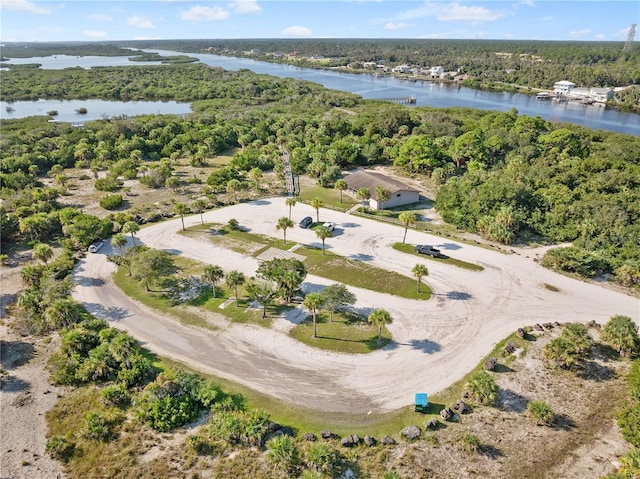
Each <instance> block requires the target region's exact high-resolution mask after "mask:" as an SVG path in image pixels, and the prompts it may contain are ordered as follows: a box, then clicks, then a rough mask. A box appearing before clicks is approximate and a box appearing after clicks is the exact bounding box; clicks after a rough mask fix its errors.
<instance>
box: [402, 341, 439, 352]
mask: <svg viewBox="0 0 640 479" xmlns="http://www.w3.org/2000/svg"><path fill="white" fill-rule="evenodd" d="M409 345H410V346H411V347H412V348H413V349H418V350H420V351H422V352H423V353H426V354H433V353H436V352H438V351H440V349H441V347H440V345H439V344H438V343H435V342H433V341H429V340H428V339H412V340H411V341H409Z"/></svg>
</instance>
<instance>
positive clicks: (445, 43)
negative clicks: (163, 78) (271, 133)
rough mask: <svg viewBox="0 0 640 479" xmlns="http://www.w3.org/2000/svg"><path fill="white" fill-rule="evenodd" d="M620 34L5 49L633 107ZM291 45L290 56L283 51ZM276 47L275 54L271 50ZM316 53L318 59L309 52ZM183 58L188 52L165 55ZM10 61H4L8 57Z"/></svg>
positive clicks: (637, 64) (637, 73)
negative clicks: (324, 73) (328, 75)
mask: <svg viewBox="0 0 640 479" xmlns="http://www.w3.org/2000/svg"><path fill="white" fill-rule="evenodd" d="M622 47H623V42H583V41H575V42H557V41H536V40H527V41H522V40H520V41H515V40H437V39H429V40H426V39H422V40H417V39H234V40H232V39H224V40H221V39H207V40H204V39H203V40H130V41H127V42H100V43H96V42H89V43H80V42H72V43H52V44H37V43H15V44H12V43H9V44H6V45H5V46H4V47H3V56H5V57H9V58H11V57H25V56H46V55H54V54H61V53H63V52H67V53H68V54H70V55H126V56H136V57H137V58H138V59H139V60H142V59H143V58H144V59H145V60H147V58H145V57H143V56H142V55H144V52H142V51H141V49H167V50H173V51H179V52H184V53H210V54H211V53H213V54H219V55H228V56H235V57H250V58H253V59H256V60H262V61H268V62H275V63H288V64H294V65H297V66H304V67H309V68H333V69H341V70H344V71H348V72H352V73H357V72H365V71H368V70H365V69H363V65H362V63H363V62H377V63H381V64H384V65H387V66H388V67H394V66H396V65H400V64H409V65H416V66H421V67H428V66H434V65H441V66H443V67H444V70H445V71H456V72H460V73H464V74H467V75H469V78H468V79H466V80H464V86H467V87H469V88H476V89H487V90H507V91H512V90H513V89H514V88H518V91H523V89H524V90H528V89H531V91H535V89H547V90H548V89H551V88H553V84H554V83H555V82H557V81H558V80H562V79H564V80H569V81H572V82H573V83H575V84H576V85H578V86H581V87H603V88H604V87H628V86H630V85H636V87H631V88H627V89H626V90H623V91H621V92H618V93H617V95H616V101H615V103H614V102H611V105H610V106H611V107H615V108H619V109H624V110H629V111H638V110H639V109H640V87H637V85H638V84H640V51H639V50H638V48H635V49H630V50H628V51H622ZM291 52H296V55H295V56H292V55H289V53H291ZM274 53H277V54H279V55H274ZM314 55H318V56H320V57H322V60H321V61H318V60H315V59H313V58H311V57H313V56H314ZM173 61H174V62H188V61H190V60H189V59H188V57H181V58H176V59H173ZM9 64H10V62H9Z"/></svg>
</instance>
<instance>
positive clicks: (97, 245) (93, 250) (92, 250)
mask: <svg viewBox="0 0 640 479" xmlns="http://www.w3.org/2000/svg"><path fill="white" fill-rule="evenodd" d="M103 246H104V241H96V242H95V243H92V244H91V246H89V253H97V252H98V250H99V249H100V248H102V247H103Z"/></svg>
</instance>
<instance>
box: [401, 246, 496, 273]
mask: <svg viewBox="0 0 640 479" xmlns="http://www.w3.org/2000/svg"><path fill="white" fill-rule="evenodd" d="M393 249H395V250H397V251H402V252H403V253H408V254H412V255H414V256H419V257H420V258H425V259H428V260H429V261H437V262H438V263H444V264H451V265H453V266H457V267H458V268H464V269H468V270H470V271H483V270H484V267H483V266H480V265H479V264H474V263H469V262H467V261H462V260H460V259H455V258H452V257H450V256H446V255H445V256H444V257H440V258H434V257H433V256H429V255H428V254H420V253H416V250H415V246H414V245H412V244H407V243H394V244H393Z"/></svg>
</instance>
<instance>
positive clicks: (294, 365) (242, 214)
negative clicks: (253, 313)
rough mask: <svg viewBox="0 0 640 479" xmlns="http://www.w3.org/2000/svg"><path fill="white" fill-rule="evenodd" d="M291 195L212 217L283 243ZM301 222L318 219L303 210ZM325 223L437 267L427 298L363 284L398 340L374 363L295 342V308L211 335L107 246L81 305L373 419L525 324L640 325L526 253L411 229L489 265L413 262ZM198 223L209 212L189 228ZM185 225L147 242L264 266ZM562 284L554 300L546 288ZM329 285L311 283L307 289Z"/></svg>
mask: <svg viewBox="0 0 640 479" xmlns="http://www.w3.org/2000/svg"><path fill="white" fill-rule="evenodd" d="M288 209H289V208H288V207H287V206H286V205H285V204H284V198H272V199H264V200H259V201H255V202H251V203H244V204H240V205H235V206H230V207H225V208H221V209H217V210H213V211H210V212H208V213H205V221H206V222H217V223H221V224H226V223H227V222H228V221H229V219H231V218H235V219H237V220H238V222H239V223H240V225H242V226H244V227H245V228H248V229H250V230H251V232H253V233H258V234H268V235H272V236H274V237H277V236H278V235H279V232H278V231H277V230H276V228H275V225H276V223H277V220H278V218H279V217H281V216H283V215H284V214H288ZM293 212H294V215H295V216H297V217H300V218H302V217H303V216H307V215H313V214H315V210H314V209H313V208H311V207H310V206H308V205H305V204H300V203H298V204H297V205H296V206H295V207H294V211H293ZM320 216H321V220H322V221H333V222H335V223H336V225H337V226H336V231H335V233H334V237H333V238H331V239H328V240H327V242H326V243H327V248H328V249H329V250H331V251H334V252H335V253H337V254H340V255H344V256H347V257H351V258H352V259H354V260H359V261H364V262H368V263H371V264H375V265H377V266H380V267H382V268H386V269H389V270H393V271H397V272H399V273H402V274H405V275H407V276H409V277H412V274H411V269H412V268H413V266H414V265H415V264H416V263H417V262H422V263H424V264H425V265H426V266H427V267H428V268H429V276H427V277H426V278H425V280H426V281H427V282H428V284H429V286H430V287H431V288H432V289H433V291H434V296H433V298H432V299H431V300H429V301H416V300H404V299H401V298H397V297H395V296H390V295H385V294H380V293H376V292H374V291H369V290H363V289H358V288H352V287H350V288H349V289H350V290H351V291H353V292H354V293H355V294H356V296H357V298H358V301H357V303H356V305H355V306H356V308H357V309H358V310H359V311H360V312H361V313H363V314H367V313H368V312H369V311H371V310H372V309H373V308H378V307H381V308H385V309H387V310H388V311H389V312H390V313H391V316H392V318H393V320H394V321H393V324H391V325H390V326H389V330H390V331H391V333H392V335H393V339H394V341H393V342H392V343H391V344H390V345H388V346H387V347H385V348H384V349H383V350H380V351H376V352H374V353H371V354H367V355H345V354H339V353H332V352H327V351H321V350H317V349H314V348H311V347H308V346H305V345H303V344H300V343H298V342H297V341H294V340H293V339H291V338H290V337H289V336H288V335H287V334H286V332H287V331H288V329H289V328H290V327H292V326H293V324H295V323H296V322H297V321H299V320H300V318H301V317H303V316H304V315H303V314H301V311H297V310H294V311H293V312H291V313H290V314H288V315H287V317H285V318H280V319H278V320H276V321H275V323H274V327H273V328H272V329H270V330H267V329H264V328H261V327H259V326H253V325H229V326H227V327H225V328H224V329H222V330H220V331H215V332H210V331H203V330H199V329H194V328H189V327H185V326H182V325H181V324H179V323H178V322H177V321H175V320H173V319H171V318H167V317H163V316H162V315H160V314H157V313H156V312H154V311H152V310H150V309H149V308H147V307H146V306H144V305H141V304H139V303H137V302H135V301H132V300H131V299H129V298H128V297H126V296H125V295H124V294H123V293H122V292H121V291H120V290H119V289H118V288H117V287H115V285H114V284H113V282H112V280H111V274H112V272H113V267H114V265H113V264H112V263H109V262H107V261H106V254H107V253H110V246H109V245H108V244H107V245H105V247H104V248H103V249H102V250H101V251H100V252H99V253H98V254H90V255H88V256H87V258H86V259H85V260H83V261H82V262H81V263H80V264H79V266H78V267H77V269H76V272H75V275H74V278H75V281H76V283H77V287H76V289H75V292H74V297H75V298H76V299H77V300H78V301H80V302H82V303H84V304H85V305H86V306H87V308H88V309H89V310H90V311H91V312H93V313H94V314H96V315H97V316H101V317H105V318H106V319H108V320H109V321H110V322H111V323H112V324H113V325H114V326H116V327H120V328H123V329H127V330H128V331H129V332H130V333H131V334H132V335H133V336H135V337H136V338H138V339H139V340H141V341H142V342H143V344H144V345H145V347H148V348H149V349H151V350H152V351H155V352H157V353H159V354H163V355H166V356H169V357H173V358H176V359H178V360H181V361H184V362H186V363H189V364H191V365H193V366H194V367H196V368H199V369H201V370H203V371H207V372H211V373H214V374H216V375H218V376H221V377H224V378H227V379H230V380H233V381H237V382H240V383H242V384H244V385H246V386H249V387H251V388H254V389H256V390H259V391H261V392H264V393H267V394H270V395H272V396H274V397H277V398H280V399H282V400H284V401H288V402H291V403H294V404H297V405H299V406H306V407H311V408H314V409H319V410H324V411H332V412H349V413H366V412H369V411H375V412H383V411H388V410H394V409H397V408H400V407H402V406H406V405H409V404H412V403H413V398H414V393H415V392H418V391H422V392H428V393H430V394H433V393H435V392H437V391H440V390H442V389H444V388H446V387H447V386H449V385H450V384H452V383H453V382H454V381H456V380H457V379H459V378H460V377H462V376H463V375H464V374H466V373H467V372H468V371H469V370H470V369H472V368H473V367H474V366H475V365H476V364H477V363H478V361H480V360H481V359H482V357H483V356H484V355H486V354H487V353H488V352H489V351H490V350H491V349H492V348H493V346H494V345H495V344H496V343H497V342H498V341H500V340H501V339H503V338H504V337H505V336H507V335H508V334H510V333H511V332H513V331H514V330H515V329H516V328H518V327H521V326H525V325H532V324H535V323H544V322H553V321H560V322H568V321H581V322H587V321H590V320H596V321H597V322H599V323H605V322H606V321H607V320H608V319H609V317H610V316H612V315H614V314H624V315H627V316H631V317H632V318H633V319H634V320H635V321H636V322H639V323H640V302H639V301H638V299H637V298H634V297H631V296H628V295H625V294H622V293H618V292H615V291H612V290H610V289H606V288H603V287H600V286H598V285H595V284H590V283H586V282H582V281H577V280H574V279H571V278H567V277H565V276H562V275H559V274H556V273H554V272H551V271H548V270H546V269H544V268H542V267H540V266H539V265H538V264H537V263H536V262H534V261H532V260H531V259H529V258H526V257H524V256H523V255H517V254H512V255H504V254H501V253H498V252H496V251H491V250H487V249H484V248H480V247H476V246H469V245H466V244H461V243H456V242H454V241H449V240H445V239H443V238H440V237H436V236H431V235H428V234H425V233H422V232H417V231H411V230H410V231H409V232H408V234H407V243H412V244H416V243H427V244H432V245H434V246H435V247H437V248H440V249H441V250H443V252H445V253H446V254H448V255H450V256H452V257H455V258H459V259H461V260H465V261H470V262H477V263H479V264H482V265H483V266H484V267H485V270H484V271H482V272H472V271H467V270H463V269H460V268H457V267H455V266H450V265H446V264H443V263H439V262H433V261H429V260H427V259H421V258H418V257H415V256H410V255H407V254H404V253H401V252H398V251H395V250H394V249H392V247H391V245H392V244H393V243H394V242H397V241H401V240H402V235H403V232H404V228H402V227H400V226H396V225H390V224H385V223H379V222H375V221H372V220H369V219H366V218H360V217H354V216H350V215H348V214H345V213H339V212H336V211H331V210H325V209H321V210H320ZM199 223H200V218H199V215H197V216H194V217H189V218H185V224H186V225H187V226H189V225H196V224H199ZM180 229H181V223H180V219H179V218H178V219H176V220H172V221H167V222H163V223H158V224H154V225H151V226H148V227H145V228H143V229H142V230H141V231H140V232H139V234H138V237H139V238H140V240H141V241H142V242H144V243H145V244H147V245H148V246H150V247H153V248H162V249H166V250H168V251H170V252H172V253H175V254H180V255H185V256H187V257H190V258H192V259H195V260H198V261H202V262H204V263H211V264H217V265H220V266H221V267H222V268H223V269H224V270H227V271H228V270H232V269H236V270H240V271H242V272H243V273H245V275H247V276H249V277H250V276H253V275H254V273H255V271H256V268H257V266H258V261H257V260H256V259H255V258H253V257H251V256H247V255H242V254H239V253H235V252H233V251H230V250H226V249H222V248H219V247H216V246H215V245H213V244H210V243H207V242H206V241H205V240H204V239H202V240H200V239H194V238H187V237H185V236H182V235H180V234H178V233H179V230H180ZM287 237H288V239H290V240H291V241H295V242H298V243H302V244H311V245H315V246H318V247H320V246H321V243H320V242H319V240H318V239H317V237H316V236H315V234H314V232H313V231H310V230H306V229H301V228H291V229H290V230H288V232H287ZM545 283H546V284H549V285H553V286H555V287H556V288H559V290H560V291H559V292H553V291H550V290H549V289H547V288H545V287H544V284H545ZM327 284H329V282H328V281H327V280H325V279H323V278H319V277H314V276H311V275H310V276H308V277H307V280H306V281H305V283H304V285H303V287H304V289H305V290H306V291H314V290H319V289H321V288H322V287H323V286H325V285H327Z"/></svg>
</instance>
